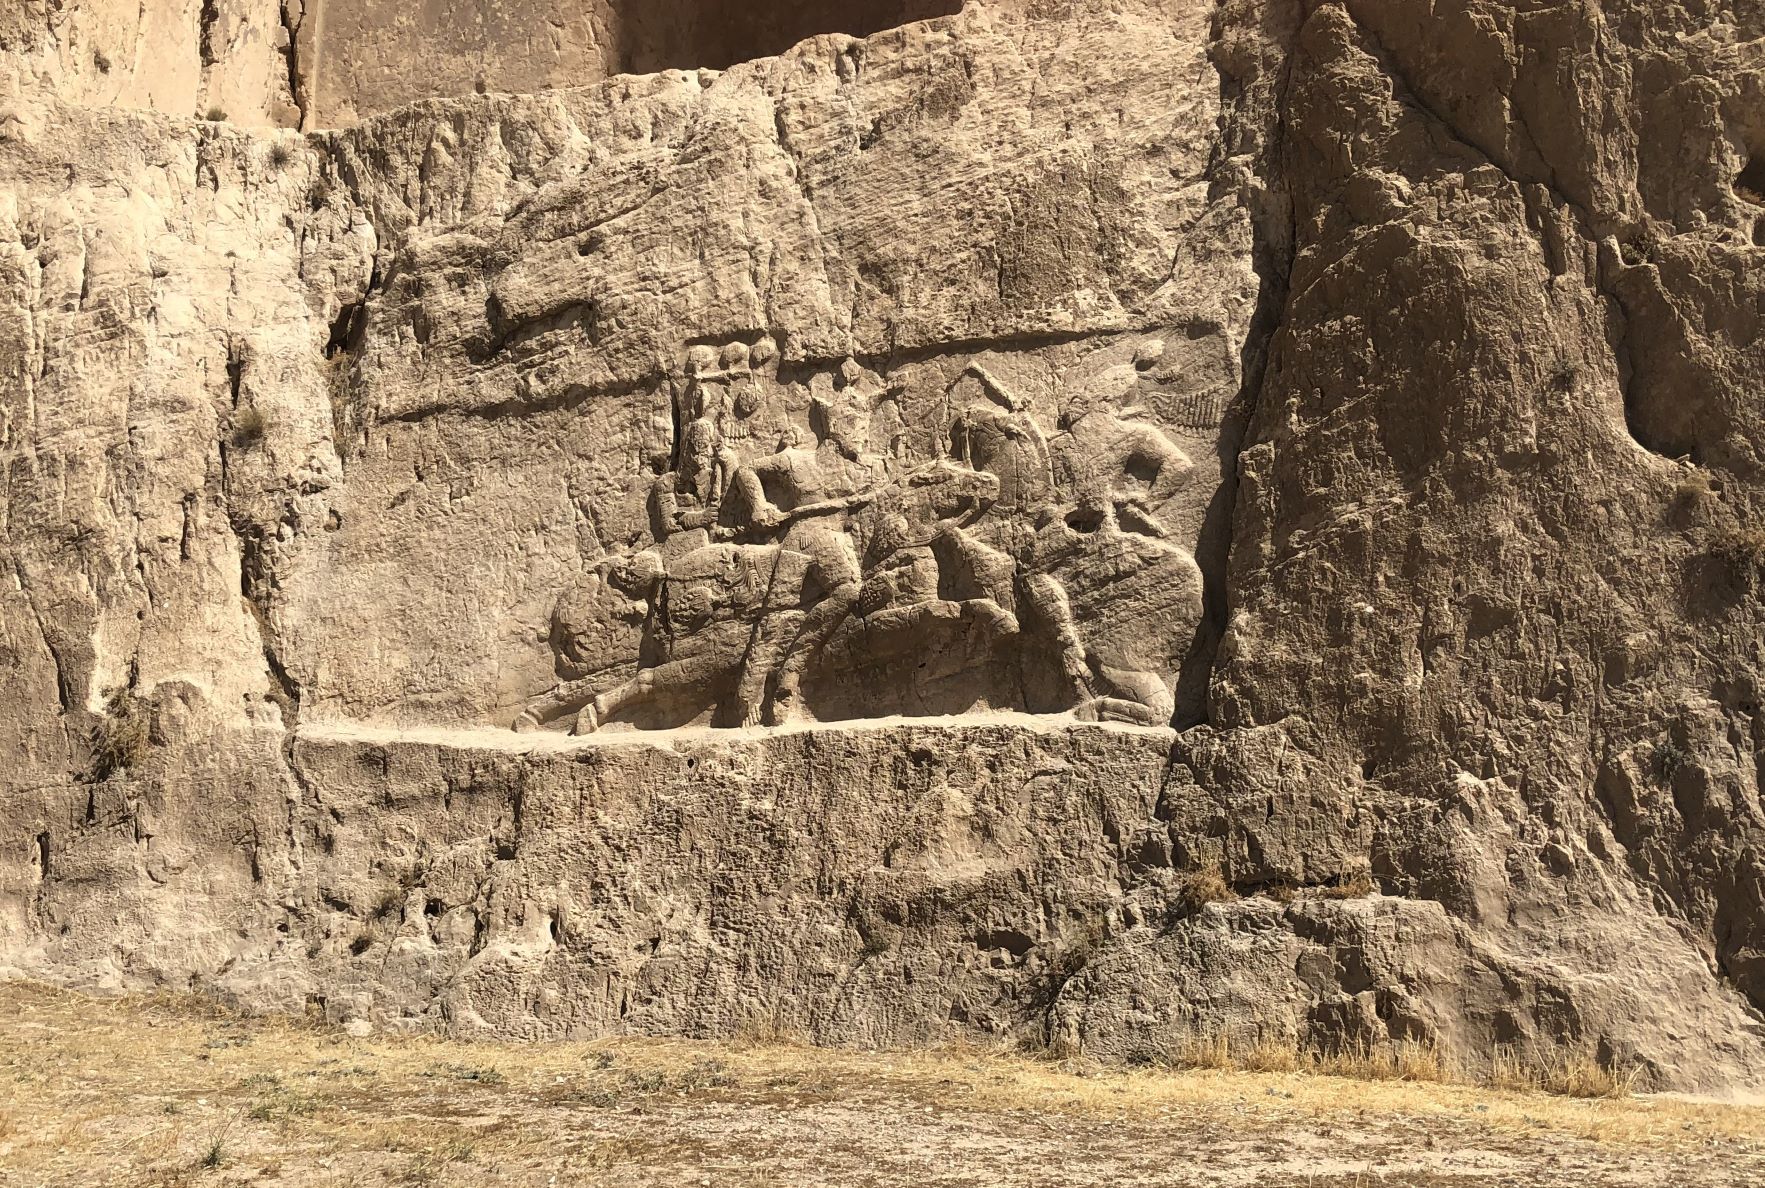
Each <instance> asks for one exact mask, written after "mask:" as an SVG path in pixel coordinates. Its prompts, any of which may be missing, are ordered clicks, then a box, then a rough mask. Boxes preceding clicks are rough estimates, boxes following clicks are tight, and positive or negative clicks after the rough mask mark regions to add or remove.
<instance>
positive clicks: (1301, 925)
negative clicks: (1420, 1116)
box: [0, 0, 1765, 1088]
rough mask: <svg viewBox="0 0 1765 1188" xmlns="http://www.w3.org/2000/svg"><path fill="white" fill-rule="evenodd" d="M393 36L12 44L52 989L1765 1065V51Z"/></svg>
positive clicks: (336, 1006) (1639, 13)
mask: <svg viewBox="0 0 1765 1188" xmlns="http://www.w3.org/2000/svg"><path fill="white" fill-rule="evenodd" d="M382 7H384V8H386V9H387V10H388V13H387V14H384V16H383V18H382V17H377V16H376V15H375V13H376V12H377V11H378V10H377V9H376V8H375V6H374V5H371V4H370V5H367V6H353V7H351V9H350V15H349V16H348V18H347V20H348V21H354V22H358V24H359V26H360V28H358V29H357V34H359V33H360V29H361V28H370V27H372V28H376V29H379V28H382V27H383V28H384V29H385V31H386V32H385V35H384V36H383V37H364V36H359V35H357V34H351V35H349V36H342V35H340V34H336V37H337V40H335V41H333V40H331V38H332V36H333V35H334V34H335V31H336V29H337V28H341V27H342V26H341V24H334V25H333V26H332V28H333V33H332V34H327V33H326V32H324V24H323V22H324V21H326V20H330V21H332V22H336V21H337V20H338V18H337V16H336V14H332V15H331V16H330V17H329V18H327V17H326V16H325V14H324V11H323V5H322V4H320V3H317V2H316V0H307V3H306V5H305V6H304V7H303V6H301V5H299V4H293V5H289V4H286V3H284V4H283V5H282V6H281V7H278V6H276V5H275V4H263V3H257V2H256V0H241V2H239V3H236V4H235V3H232V2H231V0H217V2H216V3H213V4H196V3H194V2H192V3H189V4H184V5H182V6H180V5H179V4H177V3H173V2H171V0H166V2H165V3H164V4H160V5H155V4H152V3H150V4H148V5H146V6H138V5H134V4H131V5H129V6H128V8H127V11H126V12H125V11H123V9H122V8H121V7H119V6H116V5H110V4H105V3H100V2H97V0H92V2H80V3H68V4H41V3H39V4H34V5H33V4H30V3H27V4H26V5H25V6H24V7H23V9H22V10H14V11H12V13H11V14H10V15H8V16H4V17H0V84H3V85H4V88H5V90H4V99H3V106H0V179H3V181H4V185H0V376H3V377H4V378H3V387H0V458H3V459H4V464H5V486H4V490H3V493H0V541H3V543H0V550H3V552H0V562H3V563H4V568H0V658H3V660H4V663H0V754H3V755H4V759H5V766H4V769H3V770H0V962H3V963H4V965H5V967H6V968H9V969H11V970H12V971H14V972H17V973H22V974H27V975H30V976H36V977H50V978H55V979H59V980H64V981H68V982H73V983H76V984H88V985H109V986H114V985H123V984H141V983H154V982H158V983H166V984H174V985H178V986H201V987H205V988H208V989H211V990H214V991H216V992H219V993H223V994H228V995H231V996H234V997H236V998H237V999H238V1000H240V1001H242V1002H244V1003H246V1004H249V1005H255V1006H272V1007H288V1008H299V1007H300V1006H301V1005H302V1004H303V1003H304V1004H319V1005H322V1006H323V1007H324V1009H325V1010H326V1011H328V1012H329V1013H331V1014H332V1015H333V1016H335V1017H338V1018H366V1019H371V1020H374V1021H376V1022H378V1023H380V1024H383V1025H392V1026H395V1025H404V1026H417V1027H449V1028H455V1029H460V1030H468V1031H469V1030H489V1031H492V1032H495V1033H499V1034H506V1035H516V1036H533V1037H538V1036H548V1035H561V1034H589V1033H594V1032H598V1031H607V1030H616V1029H628V1030H648V1031H669V1032H690V1033H698V1034H726V1033H731V1032H735V1031H738V1030H740V1029H742V1028H745V1027H765V1028H775V1027H776V1028H788V1029H794V1030H799V1031H802V1032H804V1033H806V1034H808V1035H810V1036H812V1037H814V1038H816V1039H819V1040H823V1041H828V1042H877V1043H902V1042H918V1041H923V1040H929V1039H936V1038H938V1037H941V1036H947V1035H950V1034H952V1033H954V1032H961V1031H969V1032H977V1033H985V1034H993V1035H1004V1036H1011V1037H1019V1038H1022V1039H1024V1040H1025V1041H1028V1042H1035V1043H1043V1044H1056V1045H1060V1046H1063V1047H1068V1048H1071V1047H1078V1048H1082V1049H1083V1050H1085V1051H1089V1052H1092V1053H1095V1054H1097V1055H1099V1056H1102V1057H1105V1058H1111V1059H1127V1060H1135V1059H1147V1058H1156V1057H1157V1056H1158V1055H1159V1054H1160V1053H1161V1052H1166V1051H1168V1050H1169V1049H1170V1048H1171V1046H1172V1045H1174V1044H1176V1043H1179V1042H1180V1041H1181V1040H1182V1038H1183V1037H1184V1036H1186V1035H1188V1034H1191V1033H1195V1032H1204V1033H1215V1032H1220V1031H1226V1032H1230V1033H1232V1034H1233V1035H1235V1036H1240V1037H1255V1036H1262V1037H1268V1038H1273V1039H1278V1040H1281V1041H1297V1042H1302V1043H1316V1044H1322V1045H1326V1046H1327V1045H1332V1044H1343V1043H1349V1044H1364V1043H1381V1042H1385V1041H1388V1040H1393V1039H1398V1040H1420V1041H1428V1042H1435V1043H1439V1044H1442V1045H1444V1046H1446V1047H1449V1048H1451V1049H1452V1050H1454V1051H1455V1052H1456V1053H1458V1054H1460V1056H1461V1058H1463V1059H1466V1060H1468V1061H1471V1062H1475V1061H1476V1060H1477V1059H1479V1058H1487V1055H1488V1053H1490V1052H1491V1051H1492V1050H1493V1049H1494V1048H1495V1046H1496V1045H1504V1044H1505V1045H1515V1046H1517V1047H1520V1048H1522V1049H1524V1048H1528V1047H1534V1046H1536V1047H1540V1048H1550V1047H1558V1046H1562V1047H1569V1048H1575V1049H1581V1050H1585V1051H1589V1052H1591V1053H1593V1054H1595V1055H1596V1056H1597V1057H1598V1058H1600V1059H1602V1060H1604V1061H1607V1062H1610V1063H1616V1064H1623V1065H1638V1066H1641V1067H1642V1068H1643V1069H1644V1070H1645V1072H1646V1074H1647V1076H1648V1078H1649V1079H1650V1080H1651V1081H1653V1082H1654V1083H1657V1084H1662V1085H1673V1086H1680V1087H1703V1088H1714V1087H1721V1086H1723V1085H1729V1084H1734V1083H1736V1082H1739V1081H1740V1080H1742V1079H1744V1078H1746V1077H1749V1076H1756V1075H1758V1074H1759V1073H1760V1071H1761V1070H1762V1069H1765V1044H1762V1042H1761V1040H1762V1037H1765V1026H1762V1021H1761V1017H1760V1014H1759V1011H1760V1008H1762V1007H1765V849H1762V843H1765V717H1762V716H1761V710H1760V701H1761V693H1760V690H1759V682H1760V670H1761V666H1762V665H1765V655H1761V640H1762V639H1765V632H1762V631H1761V623H1760V593H1759V588H1758V581H1759V576H1760V567H1761V566H1762V565H1765V530H1761V529H1759V528H1757V527H1755V526H1754V524H1753V521H1752V516H1753V513H1754V508H1755V506H1756V504H1757V502H1758V500H1759V499H1760V497H1761V496H1762V495H1765V473H1761V461H1760V451H1761V450H1765V409H1761V408H1759V407H1758V406H1759V404H1760V402H1761V400H1762V399H1765V396H1762V395H1761V394H1762V393H1765V353H1762V351H1765V348H1761V346H1760V345H1759V333H1758V330H1759V320H1760V318H1761V316H1762V315H1761V308H1762V305H1761V297H1762V296H1765V293H1762V291H1761V290H1762V288H1765V247H1761V246H1759V245H1760V244H1761V243H1765V86H1762V80H1765V50H1762V49H1761V47H1762V46H1765V11H1760V10H1758V9H1757V8H1756V7H1755V6H1753V5H1750V4H1746V3H1740V2H1738V0H1736V2H1732V3H1722V2H1719V0H1709V2H1707V3H1685V4H1669V5H1662V4H1659V3H1647V4H1644V3H1642V2H1641V0H1636V2H1634V3H1631V2H1628V0H1607V2H1606V3H1605V4H1604V5H1603V6H1599V7H1595V6H1591V5H1582V4H1548V3H1542V2H1541V3H1524V4H1521V3H1513V2H1511V0H1510V2H1508V3H1498V2H1496V0H1456V2H1453V3H1448V2H1446V0H1441V2H1438V3H1433V4H1426V5H1421V6H1418V5H1417V4H1415V3H1413V2H1410V0H1329V2H1311V0H1293V2H1291V3H1287V2H1282V0H1265V2H1251V0H1224V2H1222V3H1221V4H1219V5H1218V6H1217V7H1215V6H1213V5H1209V4H1204V3H1200V2H1199V0H1111V2H1105V0H1071V2H1070V3H1047V2H1044V0H1035V2H1031V0H1021V2H1017V3H1002V2H1000V3H982V2H980V0H969V2H968V3H967V4H966V5H963V6H961V10H960V11H956V8H957V5H955V4H946V5H939V4H930V3H928V4H918V5H916V4H914V3H907V2H905V0H903V2H899V3H891V4H883V5H879V6H860V5H851V4H847V5H843V6H842V5H838V4H833V3H811V2H807V0H802V2H797V3H783V2H781V3H776V4H758V5H752V6H744V7H743V8H742V10H741V13H742V15H741V16H740V17H739V18H737V17H731V16H728V15H719V14H721V13H723V9H724V7H725V6H719V5H703V6H701V7H702V8H703V11H700V10H699V9H697V8H693V7H691V6H679V7H673V8H670V9H669V10H668V11H669V13H670V14H671V15H670V17H669V19H668V20H667V21H663V20H661V18H659V17H657V16H656V15H655V14H656V11H657V10H656V8H655V6H651V5H644V4H627V5H624V6H623V7H621V6H620V5H617V4H608V3H603V2H602V0H595V2H594V3H586V2H585V3H562V2H546V0H534V2H533V3H517V2H513V0H511V2H509V3H505V4H486V5H479V6H476V7H473V6H455V7H456V8H461V9H462V10H463V9H467V8H470V10H471V11H470V12H469V13H468V12H464V11H462V12H461V13H458V14H454V15H453V16H450V17H449V18H448V19H446V20H434V21H430V20H427V19H425V21H422V22H419V21H415V20H413V19H407V20H405V21H404V23H402V24H401V23H399V21H398V20H397V19H395V18H396V16H397V14H396V13H393V12H392V11H391V10H393V9H398V8H399V6H396V5H384V6H382ZM443 7H445V6H443ZM113 9H114V10H115V11H112V10H113ZM400 11H402V9H400ZM427 11H428V10H427V9H425V12H427ZM920 18H927V19H920ZM898 22H907V23H901V24H897V23H898ZM890 26H894V27H890ZM802 37H807V38H808V39H807V40H801V41H797V39H799V38H802ZM793 41H797V43H796V44H794V45H792V44H791V43H792V42H793ZM787 47H788V48H787ZM774 51H783V52H780V53H778V56H775V57H758V58H752V60H744V59H749V58H750V56H751V55H753V54H759V53H769V52H774ZM722 66H727V67H728V68H727V69H723V70H718V69H713V68H712V67H722ZM626 69H633V70H659V71H660V72H659V73H651V74H643V75H635V74H619V75H617V76H613V77H609V76H611V75H613V74H614V72H616V71H619V70H626ZM596 80H599V81H596ZM579 83H586V84H589V85H580V86H578V85H574V84H579ZM504 89H508V90H518V91H521V92H524V93H519V94H507V93H500V92H501V91H502V90H504ZM474 90H484V91H489V92H493V93H481V94H474V93H472V92H473V91H474ZM408 100H420V101H417V102H411V103H408V105H406V106H396V107H395V105H396V104H400V103H405V102H406V101H408ZM210 106H215V107H221V108H224V109H225V110H226V112H227V114H228V116H229V119H227V120H221V119H203V118H200V117H202V116H204V115H208V114H211V113H210V112H209V111H208V110H207V109H208V107H210ZM153 108H157V109H158V110H150V109H153ZM213 114H216V115H218V114H219V113H218V112H215V113H213ZM250 124H256V125H262V126H261V127H258V128H255V129H253V128H250V127H245V126H242V125H250ZM278 125H279V126H280V127H279V128H278V127H277V126H278ZM344 125H349V126H344ZM296 128H304V129H306V131H304V132H301V131H296V130H294V129H296ZM320 129H328V130H320ZM1215 869H1217V870H1218V872H1219V873H1220V875H1221V876H1222V877H1223V879H1224V880H1225V882H1226V883H1227V884H1228V885H1229V886H1230V888H1231V890H1232V892H1233V894H1234V895H1235V896H1236V898H1232V899H1229V900H1224V901H1215V902H1206V900H1208V899H1210V898H1216V899H1217V897H1210V896H1207V895H1203V894H1200V893H1199V889H1200V888H1201V887H1203V886H1204V885H1205V884H1206V883H1207V882H1208V881H1209V880H1208V879H1205V878H1198V877H1197V876H1198V875H1201V874H1204V873H1206V872H1211V871H1213V870H1215Z"/></svg>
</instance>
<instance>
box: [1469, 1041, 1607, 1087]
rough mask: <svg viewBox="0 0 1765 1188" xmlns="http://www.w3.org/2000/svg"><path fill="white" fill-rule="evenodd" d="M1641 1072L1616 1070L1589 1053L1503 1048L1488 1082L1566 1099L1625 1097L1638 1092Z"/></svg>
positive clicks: (1493, 1065)
mask: <svg viewBox="0 0 1765 1188" xmlns="http://www.w3.org/2000/svg"><path fill="white" fill-rule="evenodd" d="M1641 1073H1642V1070H1641V1069H1640V1068H1637V1067H1631V1068H1628V1069H1614V1068H1610V1067H1608V1066H1606V1065H1604V1064H1601V1063H1600V1061H1599V1059H1598V1058H1597V1057H1596V1056H1595V1055H1594V1054H1593V1053H1592V1052H1588V1051H1562V1050H1560V1049H1557V1050H1548V1051H1525V1052H1523V1051H1520V1050H1519V1049H1516V1048H1511V1047H1501V1048H1497V1049H1496V1051H1495V1057H1494V1059H1493V1060H1492V1061H1491V1067H1490V1073H1489V1082H1490V1084H1492V1085H1494V1086H1496V1087H1497V1088H1500V1089H1536V1090H1540V1091H1542V1092H1545V1093H1554V1094H1558V1095H1560V1096H1563V1097H1607V1098H1625V1097H1629V1096H1630V1095H1631V1094H1632V1093H1634V1092H1635V1091H1636V1081H1637V1078H1638V1077H1639V1076H1640V1075H1641Z"/></svg>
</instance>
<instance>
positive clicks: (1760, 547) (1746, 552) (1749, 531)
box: [1710, 528, 1765, 574]
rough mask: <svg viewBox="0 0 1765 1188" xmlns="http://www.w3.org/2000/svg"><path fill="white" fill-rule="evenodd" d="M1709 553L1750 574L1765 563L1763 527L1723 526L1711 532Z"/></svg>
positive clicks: (1764, 531) (1764, 533) (1764, 529)
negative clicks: (1717, 530) (1723, 527)
mask: <svg viewBox="0 0 1765 1188" xmlns="http://www.w3.org/2000/svg"><path fill="white" fill-rule="evenodd" d="M1710 553H1711V555H1712V556H1715V557H1720V558H1722V560H1724V561H1726V562H1728V564H1729V565H1730V566H1731V567H1733V568H1734V569H1736V570H1740V571H1744V572H1746V573H1749V574H1750V573H1751V572H1752V571H1753V570H1755V569H1757V568H1758V567H1759V566H1760V564H1761V563H1765V528H1725V529H1722V530H1721V531H1719V532H1713V533H1711V534H1710Z"/></svg>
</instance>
